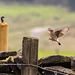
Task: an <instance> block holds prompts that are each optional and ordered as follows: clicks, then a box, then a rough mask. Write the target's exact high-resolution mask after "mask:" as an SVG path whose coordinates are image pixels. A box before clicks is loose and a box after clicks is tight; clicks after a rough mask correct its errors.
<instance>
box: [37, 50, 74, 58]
mask: <svg viewBox="0 0 75 75" xmlns="http://www.w3.org/2000/svg"><path fill="white" fill-rule="evenodd" d="M38 54H39V55H38V58H39V59H40V58H42V57H47V56H50V55H64V56H75V53H74V52H70V51H61V50H60V51H59V53H56V52H55V51H44V50H39V53H38Z"/></svg>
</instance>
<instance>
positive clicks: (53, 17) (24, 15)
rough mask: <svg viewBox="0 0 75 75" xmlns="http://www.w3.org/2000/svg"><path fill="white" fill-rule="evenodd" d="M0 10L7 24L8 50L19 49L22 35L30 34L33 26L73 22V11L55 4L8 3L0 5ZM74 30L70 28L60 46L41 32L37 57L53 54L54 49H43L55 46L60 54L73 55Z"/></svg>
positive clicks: (74, 19) (74, 15)
mask: <svg viewBox="0 0 75 75" xmlns="http://www.w3.org/2000/svg"><path fill="white" fill-rule="evenodd" d="M0 10H1V11H0V16H1V15H4V16H5V21H6V22H7V23H8V25H9V39H8V40H9V41H8V43H9V46H8V48H9V50H19V49H21V47H22V46H21V45H22V38H23V36H30V34H31V33H30V32H31V29H33V28H36V27H48V26H54V27H55V26H62V25H63V26H66V25H68V24H72V23H74V22H75V12H69V11H68V10H67V9H66V8H62V7H57V6H44V5H22V6H20V5H9V6H0ZM72 30H73V32H72ZM74 31H75V30H74V28H72V29H71V30H70V33H69V35H68V36H67V37H65V38H64V39H62V40H61V42H62V46H61V47H59V46H58V45H57V44H56V43H54V42H51V41H48V38H49V36H48V34H47V31H45V32H44V33H43V34H41V38H40V39H39V40H40V41H39V43H40V49H41V50H40V51H39V58H40V57H44V56H48V55H53V54H55V51H43V50H56V49H57V48H59V50H63V51H60V54H61V55H62V54H63V55H67V56H70V55H74V52H75V51H74V49H75V47H74V45H75V39H74ZM68 37H69V38H68ZM69 42H70V44H69ZM71 51H72V52H71Z"/></svg>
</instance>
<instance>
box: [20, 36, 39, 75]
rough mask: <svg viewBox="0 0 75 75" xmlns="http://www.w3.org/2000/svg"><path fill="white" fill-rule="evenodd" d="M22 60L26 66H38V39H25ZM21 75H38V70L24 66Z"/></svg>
mask: <svg viewBox="0 0 75 75" xmlns="http://www.w3.org/2000/svg"><path fill="white" fill-rule="evenodd" d="M22 56H23V57H22V59H23V63H24V64H33V65H37V64H38V39H37V38H29V37H23V42H22ZM21 75H37V68H36V67H32V66H22V71H21Z"/></svg>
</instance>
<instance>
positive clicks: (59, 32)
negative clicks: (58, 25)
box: [55, 27, 69, 38]
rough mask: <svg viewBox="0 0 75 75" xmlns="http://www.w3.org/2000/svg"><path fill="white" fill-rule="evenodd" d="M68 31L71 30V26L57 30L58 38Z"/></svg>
mask: <svg viewBox="0 0 75 75" xmlns="http://www.w3.org/2000/svg"><path fill="white" fill-rule="evenodd" d="M68 31H69V28H68V27H65V28H63V29H61V30H58V31H56V32H55V35H56V36H57V38H59V37H62V36H63V35H65V34H66V33H67V32H68Z"/></svg>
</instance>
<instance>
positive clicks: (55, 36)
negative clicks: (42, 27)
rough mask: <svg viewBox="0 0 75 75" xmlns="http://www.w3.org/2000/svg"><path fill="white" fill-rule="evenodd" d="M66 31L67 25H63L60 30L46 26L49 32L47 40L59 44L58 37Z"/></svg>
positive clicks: (67, 29)
mask: <svg viewBox="0 0 75 75" xmlns="http://www.w3.org/2000/svg"><path fill="white" fill-rule="evenodd" d="M68 31H69V28H68V27H65V28H63V29H61V30H57V31H54V30H52V29H51V28H48V32H49V34H50V38H49V40H52V41H55V42H57V43H58V44H59V45H61V43H60V42H59V40H58V38H60V37H62V36H64V35H65V34H66V33H67V32H68Z"/></svg>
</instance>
